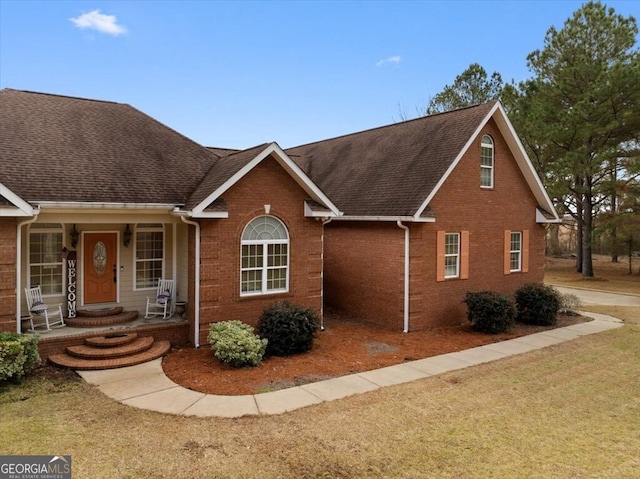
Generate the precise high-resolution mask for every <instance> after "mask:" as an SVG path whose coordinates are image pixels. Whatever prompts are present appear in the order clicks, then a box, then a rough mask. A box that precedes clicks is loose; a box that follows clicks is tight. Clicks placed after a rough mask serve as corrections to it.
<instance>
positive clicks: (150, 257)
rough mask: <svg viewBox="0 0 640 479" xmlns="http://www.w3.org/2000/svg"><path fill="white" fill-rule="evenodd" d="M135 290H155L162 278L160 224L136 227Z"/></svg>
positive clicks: (161, 235)
mask: <svg viewBox="0 0 640 479" xmlns="http://www.w3.org/2000/svg"><path fill="white" fill-rule="evenodd" d="M135 238H136V289H146V288H155V287H156V286H157V285H158V280H159V279H160V278H162V277H163V267H164V231H163V229H162V225H160V224H140V225H138V226H137V227H136V236H135Z"/></svg>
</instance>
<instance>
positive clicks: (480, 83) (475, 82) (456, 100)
mask: <svg viewBox="0 0 640 479" xmlns="http://www.w3.org/2000/svg"><path fill="white" fill-rule="evenodd" d="M502 87H503V82H502V76H501V75H500V73H498V72H493V73H492V74H491V77H487V72H486V70H485V69H484V68H483V67H482V66H480V65H479V64H478V63H472V64H471V65H469V68H467V69H466V70H465V71H463V72H462V73H461V74H460V75H458V76H457V77H456V78H455V80H454V81H453V84H452V85H446V86H445V87H444V90H442V92H440V93H438V94H437V95H436V96H434V97H433V98H432V99H431V101H430V102H429V106H427V111H426V114H427V115H433V114H434V113H442V112H445V111H449V110H455V109H456V108H462V107H465V106H471V105H477V104H479V103H486V102H489V101H493V100H497V99H499V98H500V94H501V92H502Z"/></svg>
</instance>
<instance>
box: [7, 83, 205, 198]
mask: <svg viewBox="0 0 640 479" xmlns="http://www.w3.org/2000/svg"><path fill="white" fill-rule="evenodd" d="M216 158H217V157H216V155H215V154H214V153H212V152H210V151H208V150H207V149H206V148H204V147H202V146H200V145H199V144H197V143H195V142H193V141H191V140H189V139H188V138H186V137H184V136H183V135H181V134H179V133H177V132H176V131H174V130H172V129H171V128H169V127H167V126H165V125H163V124H161V123H160V122H158V121H156V120H154V119H153V118H151V117H149V116H147V115H145V114H143V113H142V112H140V111H138V110H136V109H135V108H133V107H131V106H129V105H125V104H120V103H113V102H106V101H96V100H86V99H81V98H72V97H65V96H59V95H49V94H42V93H33V92H26V91H18V90H10V89H5V90H2V91H0V183H3V184H5V185H6V186H7V187H8V188H10V189H11V190H12V191H14V192H15V193H16V194H17V195H18V196H20V197H21V198H23V199H25V200H27V201H30V202H38V201H58V202H115V203H165V204H183V203H185V202H186V200H187V198H188V197H189V195H190V194H191V192H192V191H193V190H194V189H195V187H196V185H197V184H198V183H199V182H200V181H201V179H202V178H203V177H204V175H205V173H206V172H207V171H208V170H209V168H210V166H211V165H212V163H213V162H214V161H215V160H216Z"/></svg>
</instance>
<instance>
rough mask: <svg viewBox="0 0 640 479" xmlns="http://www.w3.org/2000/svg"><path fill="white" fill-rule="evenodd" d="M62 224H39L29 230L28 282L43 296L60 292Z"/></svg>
mask: <svg viewBox="0 0 640 479" xmlns="http://www.w3.org/2000/svg"><path fill="white" fill-rule="evenodd" d="M61 251H62V226H61V225H59V224H40V225H37V226H36V227H33V228H31V230H30V231H29V284H30V285H31V286H38V285H40V289H41V290H42V294H43V296H48V295H56V294H62V279H63V277H62V261H63V260H62V256H61V255H60V253H61Z"/></svg>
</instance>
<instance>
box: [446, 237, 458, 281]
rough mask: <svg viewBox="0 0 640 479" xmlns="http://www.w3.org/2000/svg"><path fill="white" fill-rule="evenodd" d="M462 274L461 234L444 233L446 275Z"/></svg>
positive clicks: (449, 276)
mask: <svg viewBox="0 0 640 479" xmlns="http://www.w3.org/2000/svg"><path fill="white" fill-rule="evenodd" d="M458 276H460V234H459V233H446V234H445V235H444V277H445V278H447V279H448V278H457V277H458Z"/></svg>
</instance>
